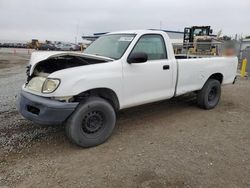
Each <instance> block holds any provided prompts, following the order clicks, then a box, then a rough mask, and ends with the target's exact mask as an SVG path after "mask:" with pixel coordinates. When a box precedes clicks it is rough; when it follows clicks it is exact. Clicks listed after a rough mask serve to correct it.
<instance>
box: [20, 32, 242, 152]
mask: <svg viewBox="0 0 250 188" xmlns="http://www.w3.org/2000/svg"><path fill="white" fill-rule="evenodd" d="M237 65H238V59H237V57H210V58H193V59H189V58H188V57H184V56H183V57H182V59H176V58H175V55H174V51H173V46H172V43H171V41H170V39H169V37H168V35H167V33H165V32H163V31H155V30H154V31H152V30H139V31H123V32H114V33H109V34H106V35H103V36H101V37H100V38H98V39H97V40H96V41H95V42H93V43H92V44H91V45H90V46H89V47H88V48H87V49H86V50H85V52H84V53H76V52H68V53H64V52H34V53H32V56H31V60H30V63H29V66H28V71H27V74H28V82H27V83H25V84H24V85H23V87H22V91H21V94H20V99H19V107H18V108H19V112H20V113H21V114H22V115H23V116H24V117H26V118H27V119H29V120H31V121H33V122H35V123H38V124H42V125H51V124H52V125H55V124H65V125H66V133H67V136H68V138H69V139H70V140H71V141H72V142H74V143H76V144H77V145H79V146H82V147H92V146H96V145H99V144H102V143H103V142H105V141H106V140H107V139H108V138H109V137H110V136H111V134H112V132H113V130H114V127H115V124H116V112H117V111H119V110H122V109H125V108H130V107H134V106H138V105H142V104H146V103H151V102H155V101H160V100H165V99H170V98H172V97H176V96H179V95H182V94H185V93H189V92H196V93H197V103H198V106H200V107H201V108H204V109H212V108H214V107H216V105H217V104H218V102H219V100H220V97H221V85H224V84H232V83H234V81H235V78H236V72H237ZM166 108H167V107H166Z"/></svg>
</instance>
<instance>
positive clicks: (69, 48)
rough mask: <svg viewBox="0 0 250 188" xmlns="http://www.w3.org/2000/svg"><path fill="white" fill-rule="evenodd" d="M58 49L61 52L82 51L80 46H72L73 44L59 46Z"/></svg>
mask: <svg viewBox="0 0 250 188" xmlns="http://www.w3.org/2000/svg"><path fill="white" fill-rule="evenodd" d="M56 49H57V50H60V51H80V50H81V48H80V46H79V45H76V44H71V43H60V44H57V45H56Z"/></svg>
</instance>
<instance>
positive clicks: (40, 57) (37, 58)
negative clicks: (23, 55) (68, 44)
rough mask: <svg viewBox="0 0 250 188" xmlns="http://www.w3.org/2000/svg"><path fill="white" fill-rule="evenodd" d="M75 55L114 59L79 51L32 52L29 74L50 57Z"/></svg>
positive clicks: (105, 59) (106, 59)
mask: <svg viewBox="0 0 250 188" xmlns="http://www.w3.org/2000/svg"><path fill="white" fill-rule="evenodd" d="M67 55H69V56H74V57H83V58H92V59H96V60H101V61H102V60H103V61H113V60H114V59H111V58H108V57H104V56H99V55H92V54H85V53H79V52H59V51H54V52H33V53H32V54H31V58H30V61H29V66H30V70H29V76H31V75H32V73H33V71H34V69H35V67H36V65H37V64H38V63H39V62H41V61H44V60H47V59H50V58H55V57H60V56H67Z"/></svg>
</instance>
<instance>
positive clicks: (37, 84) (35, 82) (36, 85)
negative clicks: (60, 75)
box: [26, 77, 46, 92]
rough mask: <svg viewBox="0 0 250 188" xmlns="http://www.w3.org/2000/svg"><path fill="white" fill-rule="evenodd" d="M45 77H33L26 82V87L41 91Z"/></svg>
mask: <svg viewBox="0 0 250 188" xmlns="http://www.w3.org/2000/svg"><path fill="white" fill-rule="evenodd" d="M45 80H46V78H44V77H34V78H32V79H31V80H30V81H29V83H28V84H27V86H26V87H27V88H28V89H30V90H33V91H36V92H41V90H42V87H43V84H44V81H45Z"/></svg>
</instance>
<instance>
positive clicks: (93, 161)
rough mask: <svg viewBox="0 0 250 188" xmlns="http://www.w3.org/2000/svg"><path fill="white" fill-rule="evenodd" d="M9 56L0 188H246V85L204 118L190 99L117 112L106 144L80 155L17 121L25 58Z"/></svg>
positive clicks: (2, 54)
mask: <svg viewBox="0 0 250 188" xmlns="http://www.w3.org/2000/svg"><path fill="white" fill-rule="evenodd" d="M11 52H12V51H11V50H10V51H2V50H1V49H0V122H1V123H0V187H1V186H7V187H157V188H158V187H250V147H249V146H250V95H249V93H250V81H249V80H243V79H241V80H238V81H237V83H236V85H229V86H225V87H223V89H222V98H221V101H220V103H219V105H218V106H217V107H216V108H215V109H213V110H209V111H206V110H202V109H199V108H198V107H197V106H196V104H195V97H194V96H193V95H190V96H181V97H178V98H176V99H172V100H168V101H162V102H158V103H155V104H149V105H145V106H141V107H137V108H133V109H128V110H125V111H122V112H120V113H119V114H118V121H117V127H116V130H115V132H114V134H113V136H112V137H111V138H110V139H109V140H108V141H107V142H106V143H104V144H103V145H100V146H98V147H95V148H90V149H82V148H79V147H77V146H75V145H72V144H70V143H69V142H68V140H67V139H66V136H65V135H64V129H63V127H61V126H51V127H39V126H37V125H35V124H34V123H32V122H29V121H27V120H25V119H24V118H23V117H21V116H20V115H19V114H18V112H17V110H16V107H15V106H16V100H17V95H18V92H19V90H20V88H21V85H22V84H23V83H24V81H25V66H26V64H27V62H28V59H29V55H28V53H27V52H20V53H18V52H17V53H16V54H15V55H14V54H13V53H11Z"/></svg>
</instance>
